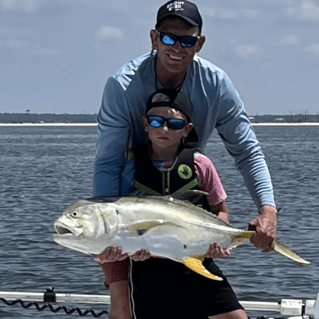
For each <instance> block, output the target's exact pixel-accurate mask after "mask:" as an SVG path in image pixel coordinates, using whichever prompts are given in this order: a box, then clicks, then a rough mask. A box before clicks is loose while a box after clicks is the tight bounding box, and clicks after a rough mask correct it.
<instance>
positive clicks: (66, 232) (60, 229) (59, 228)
mask: <svg viewBox="0 0 319 319" xmlns="http://www.w3.org/2000/svg"><path fill="white" fill-rule="evenodd" d="M54 228H55V230H56V232H57V233H58V234H59V235H60V236H75V234H74V232H73V231H72V229H70V228H69V227H67V226H66V225H64V224H62V223H59V222H56V223H55V224H54Z"/></svg>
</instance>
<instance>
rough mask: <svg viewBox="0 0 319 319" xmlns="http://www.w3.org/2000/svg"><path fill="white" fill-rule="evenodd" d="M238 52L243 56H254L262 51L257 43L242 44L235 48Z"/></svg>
mask: <svg viewBox="0 0 319 319" xmlns="http://www.w3.org/2000/svg"><path fill="white" fill-rule="evenodd" d="M234 49H235V51H236V52H237V54H238V55H239V56H241V57H248V56H254V55H257V54H259V53H260V49H259V47H258V46H257V45H249V44H246V45H240V46H238V47H235V48H234Z"/></svg>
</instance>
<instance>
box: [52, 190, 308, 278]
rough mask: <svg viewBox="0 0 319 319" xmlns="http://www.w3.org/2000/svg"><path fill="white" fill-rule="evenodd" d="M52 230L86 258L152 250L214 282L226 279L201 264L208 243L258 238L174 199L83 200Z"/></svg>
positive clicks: (228, 243)
mask: <svg viewBox="0 0 319 319" xmlns="http://www.w3.org/2000/svg"><path fill="white" fill-rule="evenodd" d="M193 193H194V192H193ZM189 194H190V192H188V195H189ZM183 196H184V195H183ZM54 227H55V229H56V232H57V234H56V235H54V240H55V241H56V242H57V243H58V244H60V245H62V246H65V247H68V248H70V249H73V250H77V251H80V252H82V253H86V254H100V253H102V252H103V251H104V250H105V249H106V248H107V247H108V246H112V245H117V246H121V247H122V251H123V252H125V253H128V254H133V253H135V252H136V251H137V250H140V249H148V250H149V252H150V253H151V254H152V255H154V256H162V257H166V258H170V259H172V260H175V261H177V262H181V263H183V264H185V265H186V266H187V267H189V268H190V269H192V270H193V271H195V272H197V273H199V274H201V275H203V276H206V277H208V278H211V279H215V280H222V279H221V278H219V277H217V276H214V275H213V274H211V273H209V272H208V271H207V270H206V268H205V267H204V266H203V265H202V260H203V255H205V253H206V252H207V250H208V248H209V245H210V243H212V242H216V243H219V244H220V245H221V246H222V247H223V248H224V249H226V248H228V249H232V248H234V247H236V246H238V245H241V244H243V243H244V242H246V241H249V239H250V238H251V236H252V235H253V234H254V232H253V231H245V230H242V229H237V228H235V227H233V226H231V225H230V224H228V223H227V222H225V221H223V220H221V219H219V218H218V217H216V216H215V215H213V214H212V213H209V212H207V211H206V210H203V209H201V208H200V207H198V206H195V205H193V204H191V203H190V202H187V201H184V200H179V199H176V198H173V197H172V196H145V197H143V196H142V197H118V198H107V197H106V198H103V199H89V200H79V201H78V202H76V203H75V204H73V205H72V206H70V207H69V208H67V209H66V210H65V211H64V213H63V215H62V216H61V217H60V218H59V219H58V220H57V221H56V222H55V224H54ZM275 250H276V251H277V252H279V253H281V254H283V255H285V256H286V257H288V258H291V259H292V260H294V261H296V262H299V263H303V264H308V263H309V262H308V261H306V260H304V259H302V258H300V257H299V256H297V255H296V254H295V253H294V252H292V251H291V250H290V249H288V248H287V247H285V246H283V245H281V244H279V243H278V242H276V245H275Z"/></svg>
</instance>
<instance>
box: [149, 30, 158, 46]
mask: <svg viewBox="0 0 319 319" xmlns="http://www.w3.org/2000/svg"><path fill="white" fill-rule="evenodd" d="M150 37H151V43H152V49H155V50H157V33H156V31H155V30H154V29H152V30H151V31H150Z"/></svg>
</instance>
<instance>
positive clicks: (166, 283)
mask: <svg viewBox="0 0 319 319" xmlns="http://www.w3.org/2000/svg"><path fill="white" fill-rule="evenodd" d="M191 110H192V104H191V101H190V99H189V98H188V96H187V95H185V94H183V93H181V92H179V91H176V90H175V89H160V90H157V91H156V92H155V93H154V94H152V95H151V96H150V98H149V100H148V103H147V108H146V116H144V117H143V127H144V130H145V132H146V133H147V136H148V139H147V142H146V143H145V144H143V145H141V146H138V147H134V148H132V152H133V154H134V156H133V160H130V161H129V162H128V164H127V165H126V168H125V170H124V171H125V172H126V178H128V179H129V178H132V180H135V187H136V188H138V189H141V190H143V191H145V192H146V193H148V194H150V195H159V196H160V195H168V194H172V193H175V192H177V191H187V190H190V189H201V190H203V191H205V192H207V193H208V195H207V197H206V198H205V199H204V201H203V202H202V203H201V204H202V206H203V207H204V208H206V209H207V210H209V211H211V212H212V213H214V214H216V215H217V216H218V217H219V218H221V219H223V220H225V221H228V211H227V207H226V203H225V199H226V193H225V191H224V189H223V186H222V184H221V181H220V179H219V177H218V174H217V171H216V169H215V167H214V165H213V163H212V162H211V161H210V160H209V159H208V158H207V157H206V156H204V155H202V154H200V153H199V152H197V151H196V150H195V149H193V148H191V147H190V146H188V145H187V142H197V140H198V136H197V133H196V130H195V128H194V125H193V123H192V120H191V118H192V113H191ZM130 172H131V174H134V176H132V175H131V177H129V174H130ZM131 191H133V188H132V189H130V190H128V189H127V190H126V192H128V193H129V192H131ZM225 254H226V255H229V254H230V253H229V251H228V250H225V251H224V250H223V249H222V248H221V246H220V245H218V244H216V243H213V244H211V246H210V247H209V250H208V252H207V254H206V255H205V257H206V259H205V260H204V265H205V267H206V268H208V269H209V270H210V271H211V272H212V273H214V274H217V275H218V276H221V277H223V279H224V281H222V282H216V281H212V280H210V279H207V278H204V277H202V276H200V275H197V274H195V273H194V272H192V271H190V270H189V269H188V268H186V267H185V266H184V265H181V264H179V263H176V262H174V261H172V260H169V259H166V258H156V257H155V256H150V254H148V253H147V252H145V251H141V252H139V253H137V254H134V256H133V257H132V256H131V259H132V260H131V274H130V285H131V287H130V288H131V289H130V290H131V313H132V316H133V318H139V319H140V318H141V319H143V318H150V317H152V318H205V319H207V318H212V316H214V318H216V316H218V315H227V314H229V313H232V314H233V315H235V316H237V318H246V314H245V312H244V310H243V308H242V307H241V306H240V304H239V302H238V300H237V298H236V296H235V294H234V292H233V290H232V288H231V287H230V285H229V283H228V281H227V279H226V278H225V277H224V276H223V275H222V272H221V271H220V270H219V268H218V267H217V266H216V264H215V263H214V262H213V261H212V259H211V258H219V257H222V256H224V255H225ZM149 257H151V258H149ZM100 259H101V258H100ZM138 260H142V261H143V262H139V261H138ZM110 264H112V263H107V264H105V266H102V267H103V268H104V272H105V274H106V281H107V282H108V281H109V278H107V271H105V270H106V269H107V265H110ZM111 267H112V266H111ZM112 269H113V274H114V268H113V267H112ZM120 276H121V274H120ZM112 280H116V276H115V278H113V279H112Z"/></svg>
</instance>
